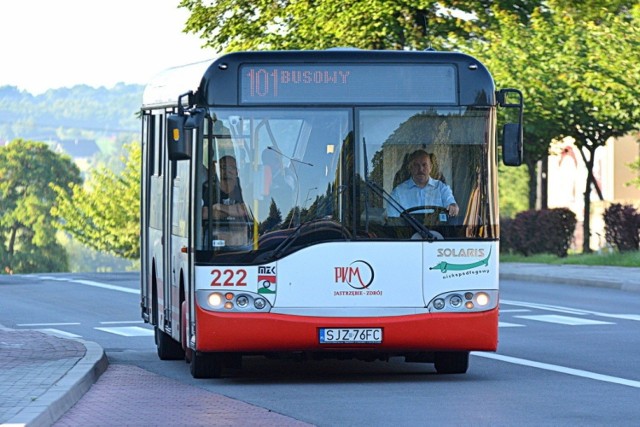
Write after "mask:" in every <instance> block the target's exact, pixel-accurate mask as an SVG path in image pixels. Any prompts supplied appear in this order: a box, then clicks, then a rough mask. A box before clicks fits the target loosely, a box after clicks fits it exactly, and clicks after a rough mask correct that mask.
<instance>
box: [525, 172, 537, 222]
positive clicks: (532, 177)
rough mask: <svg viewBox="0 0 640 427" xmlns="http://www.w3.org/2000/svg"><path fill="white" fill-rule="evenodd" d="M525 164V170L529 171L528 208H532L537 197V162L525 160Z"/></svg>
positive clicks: (534, 206)
mask: <svg viewBox="0 0 640 427" xmlns="http://www.w3.org/2000/svg"><path fill="white" fill-rule="evenodd" d="M526 164H527V172H529V210H534V209H535V208H536V201H537V199H538V174H537V168H536V164H537V162H531V161H527V162H526Z"/></svg>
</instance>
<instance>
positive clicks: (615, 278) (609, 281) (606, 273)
mask: <svg viewBox="0 0 640 427" xmlns="http://www.w3.org/2000/svg"><path fill="white" fill-rule="evenodd" d="M500 280H518V281H523V282H541V283H558V284H566V285H576V286H590V287H598V288H608V289H617V290H621V291H626V292H640V268H635V267H621V268H618V267H599V268H597V269H596V268H593V267H591V266H577V265H562V266H558V267H555V268H549V266H546V265H543V264H526V263H513V264H509V263H507V264H502V265H501V266H500Z"/></svg>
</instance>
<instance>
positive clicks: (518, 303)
mask: <svg viewBox="0 0 640 427" xmlns="http://www.w3.org/2000/svg"><path fill="white" fill-rule="evenodd" d="M500 304H506V305H514V306H517V307H529V308H537V309H538V310H546V311H557V312H560V313H567V314H576V315H579V316H586V315H591V316H598V317H606V318H609V319H623V320H636V321H640V315H639V314H611V313H601V312H598V311H589V310H580V309H575V308H569V307H562V306H558V305H548V304H536V303H532V302H522V301H510V300H500ZM500 311H503V310H500Z"/></svg>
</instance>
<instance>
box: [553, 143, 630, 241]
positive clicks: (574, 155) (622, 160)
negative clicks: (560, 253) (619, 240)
mask: <svg viewBox="0 0 640 427" xmlns="http://www.w3.org/2000/svg"><path fill="white" fill-rule="evenodd" d="M639 141H640V134H637V133H636V134H630V135H627V136H625V137H622V138H617V139H613V138H612V139H611V140H609V141H608V142H607V144H606V145H605V146H604V147H600V148H598V149H597V150H596V153H595V163H594V168H593V173H594V177H595V179H596V181H597V182H598V185H599V187H600V189H601V191H602V196H603V199H604V200H602V201H601V200H600V198H599V196H598V193H597V192H596V191H595V190H594V189H592V190H591V222H590V229H591V240H590V242H589V243H590V247H591V249H600V248H603V247H605V246H606V241H605V227H604V220H603V217H602V216H603V214H604V211H605V209H606V208H607V207H608V206H610V205H611V204H614V203H621V204H630V205H634V206H635V207H636V209H639V210H640V189H638V188H637V187H636V186H633V185H627V183H629V182H630V181H632V180H634V179H636V178H637V177H638V173H637V172H635V171H633V170H632V169H631V168H630V167H629V164H630V163H632V162H634V161H635V160H636V159H638V157H640V143H639ZM551 152H552V153H553V154H552V155H550V156H549V170H548V182H549V188H548V207H549V208H557V207H566V208H569V209H571V210H572V211H573V212H574V213H575V214H576V217H577V219H578V224H577V226H576V232H575V234H574V237H575V239H574V240H575V241H574V247H575V248H577V249H581V248H582V241H583V237H582V224H583V220H584V218H583V216H584V189H585V185H586V180H587V169H586V167H585V165H584V161H583V160H582V157H581V155H580V151H579V150H578V148H577V147H576V146H575V145H574V144H573V140H571V139H565V140H563V141H560V142H557V143H555V144H553V145H552V148H551Z"/></svg>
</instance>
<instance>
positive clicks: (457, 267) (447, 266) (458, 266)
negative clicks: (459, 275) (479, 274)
mask: <svg viewBox="0 0 640 427" xmlns="http://www.w3.org/2000/svg"><path fill="white" fill-rule="evenodd" d="M478 255H480V256H482V255H484V249H468V250H466V251H465V250H464V249H460V250H459V251H456V250H452V249H438V256H447V257H449V256H451V257H469V256H478ZM489 258H491V248H489V254H488V255H487V257H486V258H483V259H481V260H480V261H476V262H471V263H468V264H463V263H454V262H447V261H442V262H439V263H438V264H436V265H434V266H433V267H429V270H440V272H441V273H447V272H449V271H464V270H471V269H473V268H476V267H480V266H485V267H488V266H489Z"/></svg>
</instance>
